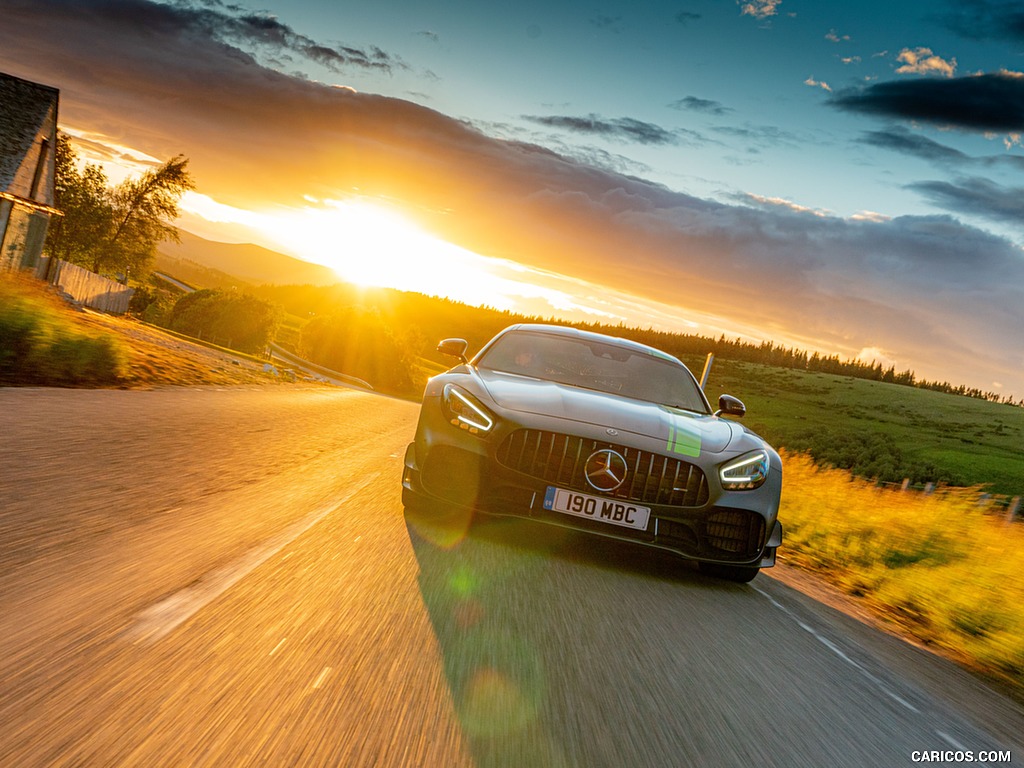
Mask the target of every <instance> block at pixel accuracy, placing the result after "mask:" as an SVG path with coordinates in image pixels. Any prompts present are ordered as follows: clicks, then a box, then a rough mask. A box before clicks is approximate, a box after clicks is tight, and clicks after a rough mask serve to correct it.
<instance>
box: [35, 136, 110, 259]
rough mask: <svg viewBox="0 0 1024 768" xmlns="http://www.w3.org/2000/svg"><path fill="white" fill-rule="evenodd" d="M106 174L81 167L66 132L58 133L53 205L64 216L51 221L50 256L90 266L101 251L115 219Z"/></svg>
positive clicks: (47, 249)
mask: <svg viewBox="0 0 1024 768" xmlns="http://www.w3.org/2000/svg"><path fill="white" fill-rule="evenodd" d="M108 195H109V190H108V188H107V177H106V175H105V174H104V173H103V169H102V168H100V167H99V166H98V165H91V164H86V165H85V167H84V168H83V169H82V171H81V172H79V170H78V155H77V154H76V153H75V150H74V149H73V148H72V146H71V141H70V139H68V137H67V135H66V134H63V133H58V134H57V154H56V156H55V172H54V205H55V207H56V208H57V209H59V210H60V211H61V212H62V213H63V214H64V215H63V216H55V217H54V218H52V219H51V221H50V228H49V231H48V233H47V237H46V253H47V254H48V255H49V256H53V257H56V258H58V259H63V260H64V261H69V262H71V263H72V264H79V265H82V266H87V265H89V264H91V263H92V260H93V256H92V254H93V253H97V252H99V250H100V249H101V248H102V244H103V241H104V239H105V238H106V236H107V232H108V230H109V227H110V222H111V221H112V218H113V209H112V207H111V205H110V200H109V199H108Z"/></svg>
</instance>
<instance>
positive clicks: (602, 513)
mask: <svg viewBox="0 0 1024 768" xmlns="http://www.w3.org/2000/svg"><path fill="white" fill-rule="evenodd" d="M544 509H550V510H553V511H555V512H562V513H564V514H566V515H575V516H576V517H585V518H587V519H588V520H597V521H598V522H600V523H609V524H610V525H621V526H622V527H623V528H635V529H637V530H638V531H646V530H647V521H648V519H650V516H651V508H650V507H638V506H637V505H636V504H630V503H629V502H625V501H620V500H619V499H605V498H602V497H600V496H591V495H590V494H589V493H576V491H567V490H565V489H564V488H555V487H554V486H553V485H549V486H548V490H547V493H545V494H544Z"/></svg>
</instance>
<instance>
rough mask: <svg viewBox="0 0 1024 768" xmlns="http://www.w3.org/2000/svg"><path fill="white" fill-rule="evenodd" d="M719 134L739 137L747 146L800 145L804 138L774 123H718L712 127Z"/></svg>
mask: <svg viewBox="0 0 1024 768" xmlns="http://www.w3.org/2000/svg"><path fill="white" fill-rule="evenodd" d="M713 130H714V132H715V133H717V134H719V135H721V136H728V137H731V138H736V139H740V140H741V141H744V142H746V144H747V148H748V149H749V148H753V147H759V148H769V147H800V146H801V145H803V144H804V143H805V139H803V138H801V137H800V136H797V135H796V134H795V133H791V132H790V131H785V130H783V129H782V128H777V127H776V126H774V125H751V124H749V123H748V124H746V125H720V126H717V127H716V128H714V129H713Z"/></svg>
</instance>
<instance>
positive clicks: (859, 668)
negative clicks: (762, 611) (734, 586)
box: [750, 584, 920, 714]
mask: <svg viewBox="0 0 1024 768" xmlns="http://www.w3.org/2000/svg"><path fill="white" fill-rule="evenodd" d="M750 586H751V587H753V589H754V591H755V592H757V593H758V594H760V595H762V596H763V597H765V598H767V600H768V602H769V603H771V604H772V605H774V606H775V607H776V608H778V609H779V610H780V611H782V612H783V613H785V614H786V615H787V616H789V617H790V618H791V619H793V621H795V622H796V624H797V626H799V627H800V629H802V630H804V631H805V632H807V633H808V634H809V635H811V637H813V638H814V639H815V640H817V641H818V642H819V643H821V644H822V645H824V646H825V647H826V648H828V649H829V650H830V651H832V653H834V654H835V655H836V656H837V657H838V658H840V659H842V660H843V661H845V662H846V663H847V664H849V665H850V666H851V667H853V668H854V669H856V670H857V671H858V672H860V673H861V675H863V676H864V677H865V678H867V679H868V680H870V681H871V682H872V683H874V685H875V687H877V688H878V689H879V690H880V691H881V692H882V693H884V694H885V695H886V696H888V697H889V698H890V699H892V700H893V701H895V702H897V703H899V704H901V705H903V706H904V707H906V708H907V709H909V710H910V711H911V712H916V713H918V714H920V710H919V709H918V708H917V707H915V706H914V705H913V704H911V703H910V702H909V701H907V700H906V699H904V698H902V697H901V696H899V695H898V694H897V693H896V692H895V691H893V690H892V689H891V688H889V686H887V685H886V684H885V683H883V682H882V681H881V680H879V679H878V678H877V677H875V676H874V675H873V674H871V673H870V672H868V671H867V670H866V669H865V668H864V667H862V666H861V665H860V664H858V663H857V662H856V661H854V660H853V659H851V658H850V657H849V656H847V655H846V654H845V653H844V652H843V651H842V650H841V649H840V648H839V646H837V645H836V644H835V643H833V642H832V641H831V640H829V639H828V638H827V637H825V636H824V635H822V634H820V633H819V632H818V631H817V630H816V629H814V627H812V626H810V625H808V624H806V623H804V622H803V621H801V620H800V619H799V618H798V617H797V615H796V614H795V613H793V612H792V611H791V610H789V608H787V607H786V606H784V605H783V604H782V603H780V602H779V601H778V600H776V599H775V598H774V597H772V596H771V595H769V594H768V593H767V592H765V591H764V590H763V589H761V588H760V587H758V586H755V585H753V584H751V585H750Z"/></svg>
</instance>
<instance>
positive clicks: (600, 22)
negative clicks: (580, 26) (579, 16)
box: [590, 14, 623, 34]
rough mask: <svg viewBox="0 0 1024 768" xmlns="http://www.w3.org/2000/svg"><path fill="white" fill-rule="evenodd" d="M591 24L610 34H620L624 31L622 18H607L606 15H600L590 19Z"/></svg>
mask: <svg viewBox="0 0 1024 768" xmlns="http://www.w3.org/2000/svg"><path fill="white" fill-rule="evenodd" d="M590 23H591V24H592V25H593V26H595V27H597V28H598V29H604V30H607V31H608V32H614V33H615V34H620V33H621V32H622V30H623V25H622V17H621V16H606V15H604V14H598V15H597V16H593V17H591V19H590Z"/></svg>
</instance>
